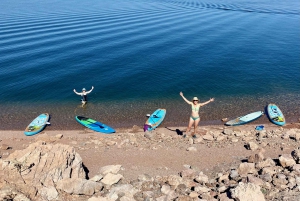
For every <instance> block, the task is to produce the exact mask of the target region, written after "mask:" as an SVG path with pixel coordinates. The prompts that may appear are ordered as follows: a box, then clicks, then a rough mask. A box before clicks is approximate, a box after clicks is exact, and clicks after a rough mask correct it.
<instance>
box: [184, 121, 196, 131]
mask: <svg viewBox="0 0 300 201" xmlns="http://www.w3.org/2000/svg"><path fill="white" fill-rule="evenodd" d="M194 122H195V121H194V120H193V119H192V118H190V121H189V125H188V127H187V129H186V132H190V130H191V128H192V126H193V124H194Z"/></svg>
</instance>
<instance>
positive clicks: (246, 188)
mask: <svg viewBox="0 0 300 201" xmlns="http://www.w3.org/2000/svg"><path fill="white" fill-rule="evenodd" d="M230 192H231V195H232V197H233V198H235V199H236V200H238V201H254V200H255V201H256V200H257V201H265V197H264V195H263V193H262V192H261V190H260V187H259V186H257V185H255V184H253V183H243V182H240V183H239V184H238V186H237V187H235V188H233V189H231V190H230Z"/></svg>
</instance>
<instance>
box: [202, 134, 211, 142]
mask: <svg viewBox="0 0 300 201" xmlns="http://www.w3.org/2000/svg"><path fill="white" fill-rule="evenodd" d="M202 137H203V139H204V140H207V141H214V138H213V136H211V135H210V134H206V135H203V136H202Z"/></svg>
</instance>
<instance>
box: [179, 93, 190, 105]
mask: <svg viewBox="0 0 300 201" xmlns="http://www.w3.org/2000/svg"><path fill="white" fill-rule="evenodd" d="M179 95H180V96H181V97H182V98H183V100H184V101H185V102H187V104H192V102H191V101H189V100H188V99H186V98H185V97H184V96H183V93H182V92H180V93H179Z"/></svg>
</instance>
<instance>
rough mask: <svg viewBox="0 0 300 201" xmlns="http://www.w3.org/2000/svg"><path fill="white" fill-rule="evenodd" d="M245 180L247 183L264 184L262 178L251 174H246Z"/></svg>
mask: <svg viewBox="0 0 300 201" xmlns="http://www.w3.org/2000/svg"><path fill="white" fill-rule="evenodd" d="M247 181H248V182H249V183H253V184H255V185H257V186H263V185H264V181H263V180H262V179H260V178H258V177H255V176H253V175H250V174H248V176H247Z"/></svg>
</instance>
